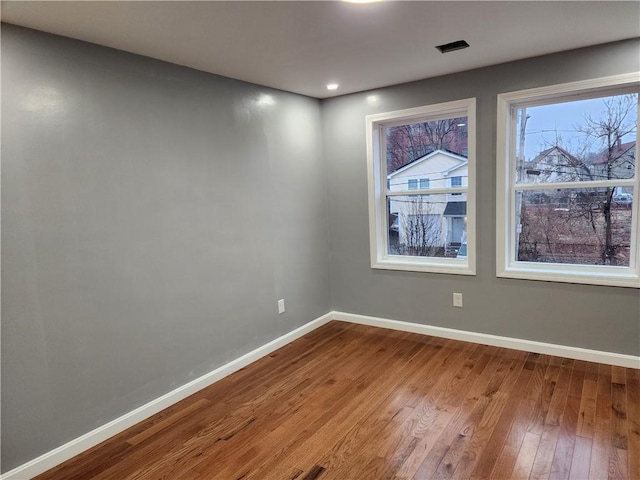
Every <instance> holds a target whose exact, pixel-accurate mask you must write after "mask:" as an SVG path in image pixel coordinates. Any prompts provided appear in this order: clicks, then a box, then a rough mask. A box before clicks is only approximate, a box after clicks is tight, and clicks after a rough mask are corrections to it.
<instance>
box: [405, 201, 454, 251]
mask: <svg viewBox="0 0 640 480" xmlns="http://www.w3.org/2000/svg"><path fill="white" fill-rule="evenodd" d="M406 202H407V203H406V204H405V208H404V209H403V210H404V215H405V217H404V218H403V219H402V225H401V228H402V232H401V238H400V241H401V244H402V246H403V247H404V250H405V252H404V253H405V254H407V255H413V256H420V257H425V256H429V257H433V256H437V255H438V254H439V253H441V254H443V253H444V252H440V250H443V245H442V242H441V232H442V217H441V215H438V214H436V213H435V212H434V209H433V208H432V205H431V204H430V203H429V202H428V201H427V200H426V198H423V197H422V196H411V197H409V198H408V199H407V201H406Z"/></svg>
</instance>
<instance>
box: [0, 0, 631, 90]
mask: <svg viewBox="0 0 640 480" xmlns="http://www.w3.org/2000/svg"><path fill="white" fill-rule="evenodd" d="M1 8H2V21H4V22H8V23H13V24H16V25H22V26H26V27H30V28H35V29H38V30H43V31H45V32H51V33H56V34H59V35H64V36H67V37H72V38H76V39H80V40H85V41H88V42H93V43H97V44H100V45H106V46H109V47H113V48H117V49H121V50H125V51H128V52H133V53H138V54H141V55H146V56H148V57H153V58H157V59H161V60H165V61H168V62H172V63H176V64H179V65H186V66H189V67H192V68H196V69H199V70H204V71H206V72H211V73H217V74H220V75H224V76H227V77H232V78H237V79H241V80H245V81H248V82H254V83H258V84H261V85H266V86H270V87H274V88H279V89H282V90H288V91H290V92H296V93H300V94H304V95H310V96H312V97H317V98H326V97H330V96H334V95H341V94H346V93H352V92H356V91H362V90H368V89H372V88H377V87H382V86H387V85H393V84H397V83H402V82H407V81H411V80H418V79H421V78H427V77H433V76H438V75H443V74H447V73H453V72H459V71H463V70H469V69H472V68H477V67H483V66H487V65H493V64H497V63H503V62H507V61H512V60H517V59H521V58H527V57H532V56H536V55H542V54H546V53H551V52H558V51H562V50H569V49H573V48H578V47H584V46H589V45H595V44H599V43H606V42H611V41H615V40H622V39H627V38H636V37H640V2H639V1H628V2H617V1H587V2H578V1H569V2H556V1H508V2H497V1H489V2H485V1H468V2H462V1H436V2H427V1H414V2H410V1H404V2H392V1H382V2H377V3H370V4H353V3H345V2H337V1H336V2H332V1H321V2H315V1H290V2H276V1H262V2H248V1H247V2H244V1H197V2H190V1H156V2H142V1H140V2H139V1H128V2H116V1H112V2H92V1H76V2H57V1H48V2H24V1H3V2H2V5H1ZM461 39H464V40H466V41H467V42H468V43H469V44H470V45H471V47H470V48H467V49H465V50H460V51H456V52H453V53H449V54H445V55H443V54H441V53H440V52H439V51H438V50H436V49H435V48H434V47H435V46H436V45H439V44H443V43H448V42H452V41H455V40H461ZM329 82H337V83H339V84H340V88H339V89H338V90H337V91H335V92H330V91H328V90H327V89H326V84H327V83H329Z"/></svg>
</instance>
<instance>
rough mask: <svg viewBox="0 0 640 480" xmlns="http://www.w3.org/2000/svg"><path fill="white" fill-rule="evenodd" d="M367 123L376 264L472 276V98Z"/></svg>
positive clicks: (373, 260)
mask: <svg viewBox="0 0 640 480" xmlns="http://www.w3.org/2000/svg"><path fill="white" fill-rule="evenodd" d="M366 120H367V122H366V123H367V161H368V166H369V225H370V238H371V265H372V267H373V268H382V269H391V270H411V271H424V272H435V273H456V274H463V275H475V99H466V100H460V101H455V102H448V103H443V104H438V105H431V106H426V107H419V108H411V109H407V110H401V111H395V112H389V113H382V114H376V115H369V116H367V119H366ZM411 145H421V146H423V148H424V152H425V153H424V154H423V155H422V156H420V157H418V158H414V157H412V156H411V155H407V153H406V152H408V151H411V152H413V150H411V149H410V146H411ZM454 171H455V175H454V176H455V177H457V178H458V180H455V182H457V184H455V185H454V184H452V182H451V178H452V177H450V175H449V174H450V173H451V172H454ZM463 179H466V180H463ZM452 193H458V194H459V197H456V202H451V201H449V197H450V195H451V194H452ZM454 203H455V204H456V205H454ZM453 211H455V212H458V213H455V215H450V214H447V213H446V212H453ZM460 212H463V213H460ZM463 244H464V246H465V248H466V255H459V254H458V253H459V250H460V249H461V247H462V245H463Z"/></svg>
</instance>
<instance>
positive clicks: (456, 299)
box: [453, 293, 462, 307]
mask: <svg viewBox="0 0 640 480" xmlns="http://www.w3.org/2000/svg"><path fill="white" fill-rule="evenodd" d="M453 306H454V307H462V294H461V293H454V294H453Z"/></svg>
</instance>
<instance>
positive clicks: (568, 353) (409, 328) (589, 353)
mask: <svg viewBox="0 0 640 480" xmlns="http://www.w3.org/2000/svg"><path fill="white" fill-rule="evenodd" d="M332 315H333V320H340V321H344V322H351V323H359V324H361V325H369V326H371V327H380V328H388V329H391V330H401V331H403V332H411V333H419V334H422V335H430V336H433V337H442V338H449V339H452V340H461V341H464V342H473V343H481V344H483V345H491V346H494V347H505V348H512V349H514V350H523V351H526V352H534V353H542V354H545V355H554V356H558V357H566V358H572V359H574V360H585V361H588V362H596V363H604V364H607V365H616V366H619V367H627V368H637V369H640V357H637V356H634V355H626V354H622V353H612V352H603V351H600V350H589V349H587V348H580V347H570V346H566V345H556V344H553V343H544V342H536V341H533V340H523V339H520V338H512V337H501V336H498V335H490V334H487V333H477V332H469V331H465V330H456V329H453V328H445V327H435V326H432V325H423V324H419V323H411V322H402V321H399V320H389V319H386V318H379V317H370V316H367V315H356V314H353V313H344V312H336V311H334V312H332Z"/></svg>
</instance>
